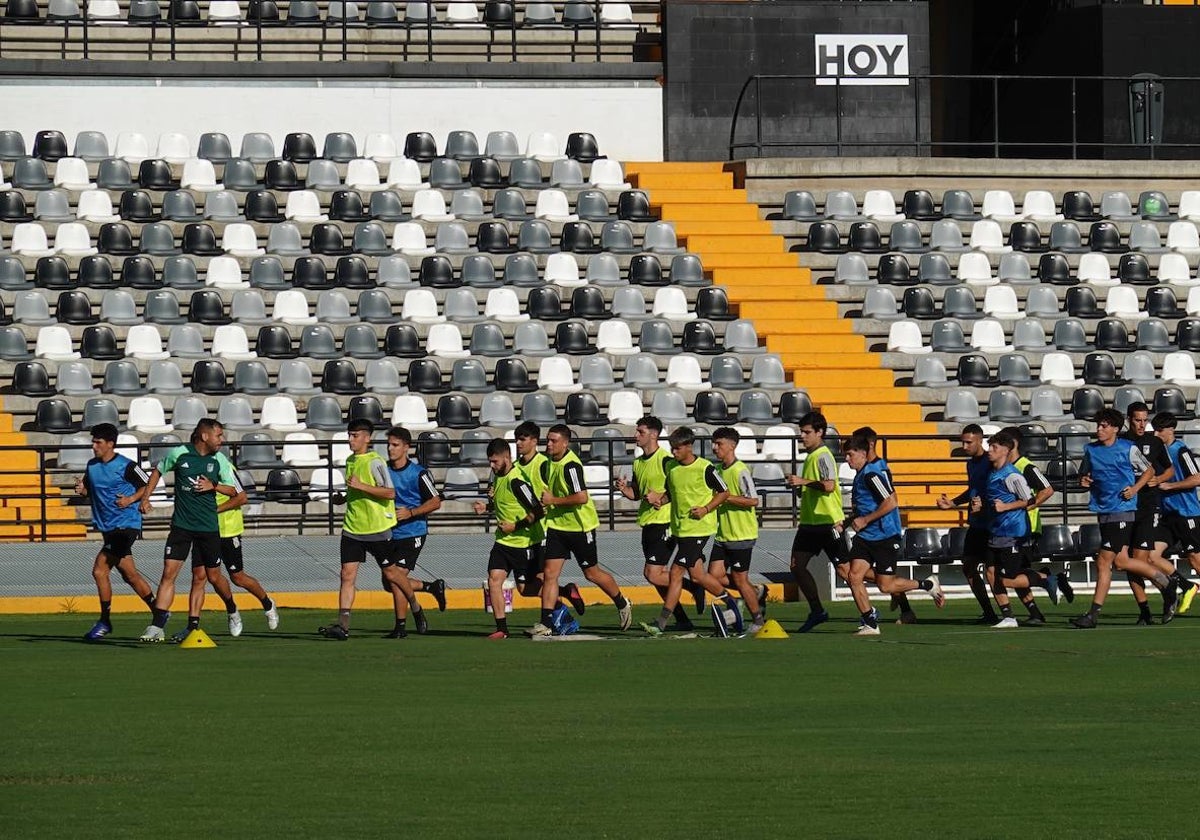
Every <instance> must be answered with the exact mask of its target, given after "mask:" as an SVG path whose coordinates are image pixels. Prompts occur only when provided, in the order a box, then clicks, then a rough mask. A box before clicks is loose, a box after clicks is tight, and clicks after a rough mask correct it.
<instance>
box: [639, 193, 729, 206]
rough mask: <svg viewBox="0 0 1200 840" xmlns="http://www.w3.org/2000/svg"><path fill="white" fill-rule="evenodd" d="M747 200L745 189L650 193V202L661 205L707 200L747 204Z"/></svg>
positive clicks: (718, 202)
mask: <svg viewBox="0 0 1200 840" xmlns="http://www.w3.org/2000/svg"><path fill="white" fill-rule="evenodd" d="M746 200H747V196H746V191H745V190H668V189H661V190H653V191H651V193H650V203H651V204H652V205H655V206H659V207H661V206H662V205H664V204H677V203H679V202H687V203H688V204H699V203H703V202H707V203H709V204H736V205H742V204H745V203H746Z"/></svg>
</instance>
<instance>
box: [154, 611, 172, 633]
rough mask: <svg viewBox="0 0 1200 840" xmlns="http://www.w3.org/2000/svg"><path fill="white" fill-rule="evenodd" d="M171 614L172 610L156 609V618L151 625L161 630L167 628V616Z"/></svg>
mask: <svg viewBox="0 0 1200 840" xmlns="http://www.w3.org/2000/svg"><path fill="white" fill-rule="evenodd" d="M170 614H171V612H170V610H160V609H159V608H158V607H154V618H153V620H152V621H151V624H153V625H154V626H155V627H157V628H158V629H160V630H161V629H162V628H164V627H166V626H167V616H169V615H170Z"/></svg>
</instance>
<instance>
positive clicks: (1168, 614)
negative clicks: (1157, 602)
mask: <svg viewBox="0 0 1200 840" xmlns="http://www.w3.org/2000/svg"><path fill="white" fill-rule="evenodd" d="M1162 599H1163V611H1162V623H1163V624H1170V623H1171V619H1173V618H1174V617H1175V608H1176V607H1177V606H1179V590H1178V589H1176V588H1175V587H1174V586H1168V587H1167V588H1166V589H1164V590H1163V594H1162Z"/></svg>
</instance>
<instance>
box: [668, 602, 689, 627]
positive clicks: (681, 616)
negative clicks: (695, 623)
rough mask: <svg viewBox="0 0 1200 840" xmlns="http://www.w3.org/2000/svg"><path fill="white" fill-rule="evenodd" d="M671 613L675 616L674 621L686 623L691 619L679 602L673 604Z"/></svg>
mask: <svg viewBox="0 0 1200 840" xmlns="http://www.w3.org/2000/svg"><path fill="white" fill-rule="evenodd" d="M671 614H672V615H673V616H675V621H677V622H678V623H679V624H688V623H689V622H690V621H691V619H690V618H688V614H687V611H686V610H684V608H683V607H682V606H680V605H679V604H676V605H675V609H674V610H672V612H671Z"/></svg>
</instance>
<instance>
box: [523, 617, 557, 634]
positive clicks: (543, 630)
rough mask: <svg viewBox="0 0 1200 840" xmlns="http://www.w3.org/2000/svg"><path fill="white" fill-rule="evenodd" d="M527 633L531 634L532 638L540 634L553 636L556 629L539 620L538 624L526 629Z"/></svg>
mask: <svg viewBox="0 0 1200 840" xmlns="http://www.w3.org/2000/svg"><path fill="white" fill-rule="evenodd" d="M525 635H526V636H530V637H531V638H536V637H538V636H553V635H554V631H553V630H551V629H550V628H549V627H547V626H546V625H545V624H542V622H540V621H539V622H538V623H537V624H535V625H533V626H532V627H530V628H529V629H528V630H526V631H525Z"/></svg>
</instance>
